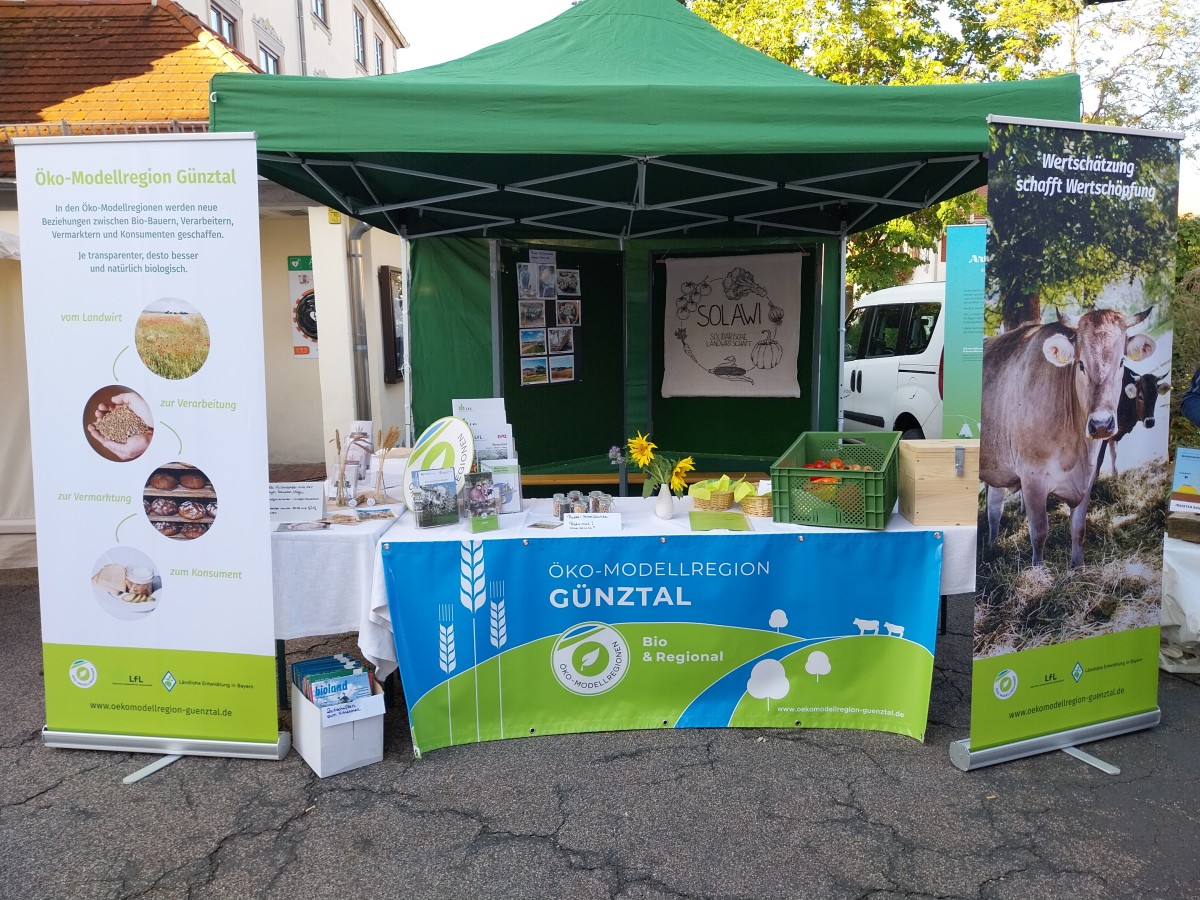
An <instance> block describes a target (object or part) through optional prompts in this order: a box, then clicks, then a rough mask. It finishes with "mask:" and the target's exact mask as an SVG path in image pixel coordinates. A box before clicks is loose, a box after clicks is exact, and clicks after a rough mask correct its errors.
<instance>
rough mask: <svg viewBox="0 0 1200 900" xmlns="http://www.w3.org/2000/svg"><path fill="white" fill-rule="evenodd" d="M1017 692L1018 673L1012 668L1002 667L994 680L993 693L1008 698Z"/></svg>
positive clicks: (1001, 697)
mask: <svg viewBox="0 0 1200 900" xmlns="http://www.w3.org/2000/svg"><path fill="white" fill-rule="evenodd" d="M1016 692H1017V673H1016V672H1014V671H1013V670H1012V669H1001V670H1000V671H999V672H997V673H996V680H995V681H993V682H992V693H994V694H995V695H996V696H997V697H998V698H1000V699H1001V700H1007V699H1008V698H1009V697H1011V696H1012V695H1013V694H1015V693H1016Z"/></svg>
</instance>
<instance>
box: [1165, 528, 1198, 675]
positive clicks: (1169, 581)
mask: <svg viewBox="0 0 1200 900" xmlns="http://www.w3.org/2000/svg"><path fill="white" fill-rule="evenodd" d="M1161 622H1162V650H1161V652H1160V653H1159V667H1160V668H1162V669H1164V670H1165V671H1167V672H1200V544H1193V543H1191V542H1189V541H1181V540H1179V538H1172V537H1168V538H1163V579H1162V613H1161Z"/></svg>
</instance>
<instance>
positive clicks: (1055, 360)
mask: <svg viewBox="0 0 1200 900" xmlns="http://www.w3.org/2000/svg"><path fill="white" fill-rule="evenodd" d="M1149 315H1150V310H1149V309H1146V310H1143V311H1142V312H1140V313H1138V314H1137V315H1135V316H1128V317H1127V316H1125V315H1124V314H1123V313H1121V312H1118V311H1117V310H1112V309H1094V310H1090V311H1089V312H1086V313H1084V314H1083V315H1081V316H1079V317H1077V318H1068V317H1067V316H1065V315H1063V314H1062V313H1059V315H1058V321H1057V322H1051V323H1047V324H1045V325H1036V324H1029V325H1022V326H1021V327H1020V328H1016V329H1013V330H1012V331H1007V332H1005V333H1003V334H999V335H996V336H995V337H992V338H988V339H987V341H985V342H984V347H983V398H982V399H983V404H982V406H983V421H982V428H981V430H980V440H979V478H980V480H981V481H983V482H984V483H985V484H986V485H987V516H988V539H989V541H993V542H994V541H995V540H996V534H997V532H998V531H999V527H1000V513H1001V508H1002V507H1003V504H1004V492H1005V490H1006V489H1009V490H1020V491H1021V494H1022V498H1023V500H1024V503H1025V510H1026V513H1027V515H1028V519H1029V539H1030V543H1031V544H1032V547H1033V565H1035V566H1037V565H1041V564H1042V562H1043V559H1044V556H1045V549H1046V536H1047V534H1048V532H1049V528H1050V523H1049V516H1048V515H1047V512H1046V502H1047V500H1048V498H1049V496H1050V495H1051V494H1053V495H1054V496H1056V497H1057V498H1058V499H1060V500H1062V501H1063V502H1065V503H1066V504H1067V506H1069V507H1070V509H1071V566H1072V568H1075V567H1078V566H1082V565H1083V535H1084V525H1085V523H1086V521H1087V506H1088V495H1089V494H1090V493H1091V489H1092V483H1093V481H1094V480H1095V477H1096V463H1097V457H1098V455H1099V450H1100V445H1101V444H1102V443H1103V442H1104V441H1105V440H1107V439H1108V438H1111V437H1113V436H1114V435H1115V434H1116V433H1117V404H1118V402H1119V399H1120V396H1121V387H1122V378H1123V377H1124V372H1125V362H1126V361H1127V360H1131V361H1137V360H1140V359H1144V358H1145V357H1147V356H1149V355H1150V354H1151V353H1153V352H1154V346H1155V345H1154V339H1153V338H1151V337H1149V336H1148V335H1144V334H1139V335H1129V334H1127V333H1126V332H1127V331H1128V329H1130V328H1133V327H1134V326H1136V325H1138V324H1140V323H1141V322H1143V321H1145V319H1146V318H1147V317H1148V316H1149Z"/></svg>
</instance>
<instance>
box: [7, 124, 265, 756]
mask: <svg viewBox="0 0 1200 900" xmlns="http://www.w3.org/2000/svg"><path fill="white" fill-rule="evenodd" d="M14 143H15V144H16V160H17V187H18V196H19V207H20V224H21V239H22V249H23V255H24V258H23V261H22V266H21V270H22V278H23V289H24V298H25V332H26V337H25V340H26V349H27V355H28V367H29V399H30V403H29V405H30V422H31V425H32V434H31V440H32V447H33V461H34V466H33V469H34V494H35V500H36V508H37V532H38V574H39V579H40V589H41V606H42V637H43V648H44V662H45V681H46V716H47V728H48V730H49V731H54V732H75V733H90V734H102V735H118V736H120V735H130V736H144V737H151V738H164V739H172V740H174V741H175V745H178V739H183V740H184V741H185V742H186V740H187V739H196V740H198V741H199V740H203V741H222V742H230V743H237V742H247V743H258V744H267V743H275V742H277V741H279V737H280V736H279V732H278V725H277V716H276V711H277V710H276V700H275V668H274V615H273V605H272V592H271V546H270V518H269V504H268V496H267V478H266V474H267V454H266V414H265V413H266V410H265V406H266V404H265V387H264V385H265V381H264V371H263V331H262V296H261V280H260V266H259V233H258V194H257V185H256V180H257V163H256V158H255V145H254V141H253V139H252V137H250V136H247V135H153V136H136V137H134V136H129V137H125V136H122V137H96V138H46V139H29V140H18V141H15V142H14ZM47 742H48V743H49V742H50V741H49V740H47ZM137 746H139V747H144V746H145V744H144V743H138V744H137ZM114 749H117V748H114ZM234 752H235V753H236V751H234ZM246 755H257V754H250V753H248V754H246Z"/></svg>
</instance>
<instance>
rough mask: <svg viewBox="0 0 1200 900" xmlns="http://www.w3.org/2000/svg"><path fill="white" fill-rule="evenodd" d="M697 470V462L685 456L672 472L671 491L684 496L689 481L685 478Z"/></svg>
mask: <svg viewBox="0 0 1200 900" xmlns="http://www.w3.org/2000/svg"><path fill="white" fill-rule="evenodd" d="M695 468H696V462H695V460H693V459H692V458H691V457H690V456H685V457H684V458H683V459H681V460H680V461H679V462H677V463H676V464H675V468H674V470H673V471H672V472H671V490H672V491H674V492H675V493H676V494H682V493H683V489H684V488H685V487H687V481H686V479H685V477H684V476H686V475H687V473H688V472H691V471H693V470H694V469H695Z"/></svg>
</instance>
